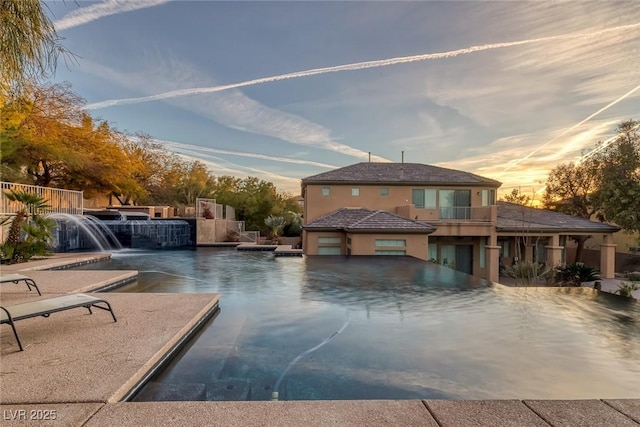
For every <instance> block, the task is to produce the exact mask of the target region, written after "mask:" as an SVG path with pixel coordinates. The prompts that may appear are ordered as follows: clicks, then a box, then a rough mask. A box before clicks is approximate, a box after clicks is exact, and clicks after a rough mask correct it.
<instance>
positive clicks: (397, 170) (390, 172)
mask: <svg viewBox="0 0 640 427" xmlns="http://www.w3.org/2000/svg"><path fill="white" fill-rule="evenodd" d="M315 183H320V184H321V183H385V184H423V185H428V184H440V185H442V184H453V185H488V186H491V187H496V188H497V187H499V186H500V185H501V183H500V182H498V181H495V180H493V179H489V178H485V177H482V176H479V175H475V174H472V173H469V172H463V171H458V170H454V169H447V168H441V167H438V166H432V165H424V164H421V163H367V162H363V163H356V164H354V165H351V166H345V167H343V168H338V169H334V170H330V171H328V172H323V173H320V174H317V175H313V176H309V177H306V178H303V179H302V185H303V186H305V185H306V184H315Z"/></svg>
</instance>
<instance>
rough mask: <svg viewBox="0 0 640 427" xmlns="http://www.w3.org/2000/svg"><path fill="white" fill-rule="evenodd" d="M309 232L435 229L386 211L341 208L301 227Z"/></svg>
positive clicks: (414, 231) (423, 231)
mask: <svg viewBox="0 0 640 427" xmlns="http://www.w3.org/2000/svg"><path fill="white" fill-rule="evenodd" d="M303 228H304V229H306V230H310V231H337V230H341V231H348V232H351V233H366V232H375V233H415V234H430V233H433V232H434V231H435V230H436V228H435V227H434V226H432V225H430V224H426V223H424V222H420V221H414V220H411V219H407V218H404V217H401V216H399V215H396V214H392V213H389V212H386V211H379V210H378V211H373V210H369V209H364V208H341V209H338V210H337V211H333V212H331V213H328V214H326V215H323V216H321V217H320V218H317V219H315V220H314V221H311V222H310V223H309V224H306V225H304V226H303Z"/></svg>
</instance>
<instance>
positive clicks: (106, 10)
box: [53, 0, 169, 31]
mask: <svg viewBox="0 0 640 427" xmlns="http://www.w3.org/2000/svg"><path fill="white" fill-rule="evenodd" d="M168 1H169V0H137V1H130V0H129V1H118V0H107V1H104V2H102V3H97V4H92V5H91V6H85V7H80V8H78V9H76V10H74V11H73V12H70V13H67V14H66V15H65V16H63V17H62V18H61V19H59V20H57V21H55V22H54V23H53V25H54V27H55V29H56V31H62V30H67V29H69V28H73V27H77V26H79V25H83V24H88V23H89V22H91V21H95V20H98V19H100V18H104V17H105V16H110V15H117V14H119V13H125V12H130V11H132V10H138V9H145V8H147V7H154V6H158V5H161V4H163V3H167V2H168Z"/></svg>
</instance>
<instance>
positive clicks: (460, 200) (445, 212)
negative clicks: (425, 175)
mask: <svg viewBox="0 0 640 427" xmlns="http://www.w3.org/2000/svg"><path fill="white" fill-rule="evenodd" d="M439 205H440V218H442V219H469V217H470V215H471V210H470V209H469V207H470V206H471V191H470V190H440V194H439Z"/></svg>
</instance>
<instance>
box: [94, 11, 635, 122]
mask: <svg viewBox="0 0 640 427" xmlns="http://www.w3.org/2000/svg"><path fill="white" fill-rule="evenodd" d="M638 27H640V23H635V24H628V25H621V26H618V27H611V28H605V29H602V30H595V31H591V32H581V33H569V34H561V35H557V36H547V37H539V38H535V39H529V40H519V41H513V42H503V43H491V44H484V45H479V46H471V47H467V48H463V49H457V50H450V51H448V52H439V53H427V54H423V55H414V56H402V57H397V58H390V59H380V60H376V61H366V62H356V63H353V64H345V65H337V66H334V67H325V68H314V69H311V70H306V71H296V72H294V73H288V74H280V75H277V76H271V77H263V78H259V79H254V80H247V81H244V82H240V83H232V84H228V85H221V86H213V87H199V88H191V89H178V90H173V91H169V92H164V93H160V94H157V95H150V96H141V97H137V98H123V99H110V100H106V101H101V102H94V103H92V104H87V105H86V106H85V108H86V109H88V110H95V109H99V108H107V107H113V106H116V105H126V104H138V103H142V102H149V101H157V100H160V99H167V98H175V97H178V96H188V95H198V94H203V93H215V92H221V91H225V90H230V89H237V88H240V87H245V86H254V85H259V84H263V83H271V82H277V81H280V80H287V79H297V78H300V77H309V76H315V75H317V74H327V73H336V72H339V71H357V70H364V69H367V68H378V67H386V66H389V65H397V64H407V63H412V62H421V61H427V60H431V59H445V58H453V57H456V56H460V55H466V54H468V53H474V52H481V51H484V50H490V49H499V48H504V47H511V46H520V45H525V44H532V43H540V42H548V41H553V40H564V39H572V38H579V37H594V36H599V35H602V34H605V33H608V32H614V31H623V30H631V29H634V28H638Z"/></svg>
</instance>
